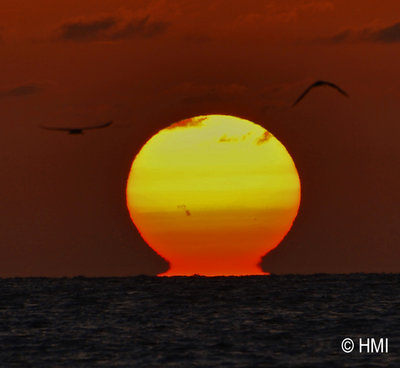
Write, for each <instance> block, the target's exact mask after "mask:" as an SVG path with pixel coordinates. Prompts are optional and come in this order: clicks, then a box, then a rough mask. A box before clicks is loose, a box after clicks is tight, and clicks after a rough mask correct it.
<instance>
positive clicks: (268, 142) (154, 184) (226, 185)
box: [126, 115, 300, 276]
mask: <svg viewBox="0 0 400 368" xmlns="http://www.w3.org/2000/svg"><path fill="white" fill-rule="evenodd" d="M126 195H127V205H128V209H129V212H130V215H131V218H132V220H133V222H134V223H135V225H136V227H137V228H138V230H139V232H140V234H141V235H142V237H143V238H144V240H145V241H146V242H147V243H148V244H149V246H150V247H152V248H153V249H154V250H155V251H156V252H158V253H159V254H160V255H161V256H163V257H165V258H166V259H167V260H168V261H169V262H170V270H169V271H168V272H167V273H166V274H165V275H193V274H200V275H207V276H215V275H254V274H264V273H263V272H262V271H261V269H260V268H259V267H258V263H259V262H260V260H261V257H262V256H263V255H264V254H265V253H267V252H268V251H270V250H271V249H273V248H275V247H276V246H277V245H278V244H279V242H280V241H281V240H282V238H283V237H284V236H285V235H286V233H287V232H288V231H289V229H290V227H291V226H292V223H293V220H294V218H295V217H296V214H297V211H298V208H299V203H300V180H299V176H298V174H297V170H296V167H295V165H294V163H293V160H292V158H291V157H290V155H289V153H288V152H287V150H286V149H285V147H284V146H283V145H282V144H281V143H280V142H279V141H278V140H277V139H276V138H275V137H274V136H273V135H272V134H271V133H269V132H268V131H266V130H265V129H264V128H262V127H261V126H259V125H257V124H254V123H252V122H250V121H248V120H244V119H240V118H236V117H232V116H226V115H206V116H198V117H194V118H191V119H186V120H183V121H181V122H178V123H175V124H172V125H171V126H169V127H168V128H166V129H163V130H161V131H160V132H158V133H157V134H156V135H154V136H153V137H152V138H150V140H149V141H147V142H146V144H145V145H144V146H143V147H142V149H141V150H140V152H139V153H138V155H137V156H136V158H135V160H134V162H133V164H132V167H131V171H130V174H129V178H128V183H127V189H126Z"/></svg>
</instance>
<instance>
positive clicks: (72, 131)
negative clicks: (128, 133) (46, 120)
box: [40, 121, 112, 134]
mask: <svg viewBox="0 0 400 368" xmlns="http://www.w3.org/2000/svg"><path fill="white" fill-rule="evenodd" d="M111 124H112V121H108V122H107V123H104V124H98V125H92V126H86V127H77V128H55V127H49V126H40V127H41V128H43V129H47V130H57V131H61V132H68V133H69V134H83V131H84V130H89V129H100V128H106V127H108V126H110V125H111Z"/></svg>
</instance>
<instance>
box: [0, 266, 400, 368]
mask: <svg viewBox="0 0 400 368" xmlns="http://www.w3.org/2000/svg"><path fill="white" fill-rule="evenodd" d="M399 295H400V275H399V274H350V275H325V274H321V275H311V276H296V275H288V276H248V277H196V276H193V277H169V278H168V277H147V276H138V277H131V278H84V277H78V278H58V279H55V278H54V279H52V278H13V279H0V367H324V368H325V367H400V297H399ZM368 337H369V338H375V340H376V342H378V340H379V339H380V338H388V339H389V340H388V341H389V352H388V353H381V352H380V353H367V352H366V348H363V349H364V351H363V352H362V353H360V352H359V346H358V344H359V339H360V338H362V339H363V341H364V342H366V341H367V340H366V339H367V338H368ZM344 338H352V339H353V340H354V342H355V348H354V351H353V352H351V353H344V352H343V351H342V348H341V342H342V340H343V339H344Z"/></svg>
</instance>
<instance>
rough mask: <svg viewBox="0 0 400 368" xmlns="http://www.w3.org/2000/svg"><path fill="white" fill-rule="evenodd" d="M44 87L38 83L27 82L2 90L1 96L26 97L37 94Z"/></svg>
mask: <svg viewBox="0 0 400 368" xmlns="http://www.w3.org/2000/svg"><path fill="white" fill-rule="evenodd" d="M42 89H43V86H41V85H40V84H38V83H26V84H22V85H20V86H16V87H13V88H10V89H6V90H3V91H1V92H0V97H24V96H30V95H35V94H37V93H39V92H40V91H41V90H42Z"/></svg>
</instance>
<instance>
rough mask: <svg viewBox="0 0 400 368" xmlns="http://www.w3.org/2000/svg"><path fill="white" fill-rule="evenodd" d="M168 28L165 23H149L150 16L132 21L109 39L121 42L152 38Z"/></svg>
mask: <svg viewBox="0 0 400 368" xmlns="http://www.w3.org/2000/svg"><path fill="white" fill-rule="evenodd" d="M167 28H168V23H166V22H161V21H157V22H151V21H150V16H147V17H144V18H141V19H132V20H130V21H129V22H128V23H127V24H125V25H124V26H123V27H122V28H121V29H119V30H118V31H115V32H113V33H112V34H110V38H112V39H113V40H121V39H127V38H132V37H136V36H139V37H145V38H146V37H154V36H157V35H158V34H161V33H164V32H165V30H166V29H167Z"/></svg>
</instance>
